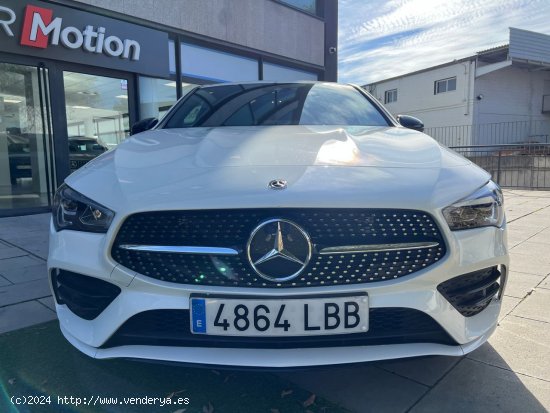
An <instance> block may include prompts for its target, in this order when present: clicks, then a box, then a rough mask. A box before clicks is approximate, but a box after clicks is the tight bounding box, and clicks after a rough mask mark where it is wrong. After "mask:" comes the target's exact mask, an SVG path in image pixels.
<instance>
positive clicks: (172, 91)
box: [139, 76, 177, 119]
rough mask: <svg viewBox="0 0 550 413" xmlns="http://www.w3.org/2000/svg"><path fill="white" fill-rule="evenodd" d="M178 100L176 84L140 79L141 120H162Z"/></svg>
mask: <svg viewBox="0 0 550 413" xmlns="http://www.w3.org/2000/svg"><path fill="white" fill-rule="evenodd" d="M176 100H177V96H176V82H174V81H172V80H167V79H154V78H151V77H144V76H141V77H140V78H139V114H140V118H141V119H145V118H157V119H160V118H162V117H163V116H164V114H165V113H166V112H167V111H168V109H170V108H171V107H172V105H173V104H174V103H175V102H176Z"/></svg>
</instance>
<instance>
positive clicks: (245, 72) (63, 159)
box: [0, 0, 338, 216]
mask: <svg viewBox="0 0 550 413" xmlns="http://www.w3.org/2000/svg"><path fill="white" fill-rule="evenodd" d="M337 21H338V11H337V0H186V1H180V0H163V1H155V0H114V1H113V0H55V1H54V0H52V1H38V0H35V1H27V0H0V216H8V215H21V214H28V213H35V212H44V211H47V210H48V209H49V208H50V206H51V203H52V197H53V193H54V192H55V188H57V186H58V185H59V184H60V183H62V182H63V180H64V179H65V177H66V176H68V175H69V174H70V173H71V172H72V171H74V170H76V169H78V168H79V167H81V166H82V165H84V164H85V163H86V162H88V161H89V160H90V159H93V157H95V156H97V155H99V154H101V153H103V152H105V151H108V150H110V149H112V148H114V147H116V145H118V144H119V143H120V142H122V141H123V140H124V139H125V138H127V137H128V136H129V133H130V127H131V125H132V124H134V123H135V122H136V121H138V120H140V119H144V118H149V117H157V118H158V117H160V116H162V115H163V114H164V113H165V112H166V111H167V110H168V109H169V108H170V106H171V105H172V104H174V102H175V101H176V100H177V99H178V98H179V97H181V96H182V95H184V94H185V93H186V91H188V90H189V89H190V88H192V87H194V85H197V84H208V83H219V82H235V81H255V80H268V81H283V82H284V81H293V80H326V81H336V77H337V72H336V70H337V50H336V46H337ZM106 190H108V188H106Z"/></svg>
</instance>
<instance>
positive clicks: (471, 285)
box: [437, 267, 502, 317]
mask: <svg viewBox="0 0 550 413" xmlns="http://www.w3.org/2000/svg"><path fill="white" fill-rule="evenodd" d="M501 275H502V274H501V273H500V271H499V270H498V268H497V267H491V268H486V269H483V270H479V271H475V272H471V273H468V274H464V275H460V276H458V277H454V278H451V279H450V280H448V281H445V282H444V283H441V284H439V285H438V287H437V289H438V291H439V292H440V293H441V294H442V295H443V296H444V297H445V298H446V299H447V301H449V302H450V303H451V304H452V305H453V307H454V308H456V309H457V310H458V311H459V312H460V314H462V315H463V316H464V317H471V316H474V315H476V314H478V313H480V312H481V311H483V310H484V309H485V308H486V307H487V306H488V305H489V303H490V302H491V300H492V299H493V298H494V297H495V296H496V295H497V294H498V292H499V291H500V284H499V282H498V281H499V278H500V277H501ZM500 281H501V280H500ZM501 282H502V281H501Z"/></svg>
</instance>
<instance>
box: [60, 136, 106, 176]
mask: <svg viewBox="0 0 550 413" xmlns="http://www.w3.org/2000/svg"><path fill="white" fill-rule="evenodd" d="M108 150H109V148H107V145H105V144H104V143H103V142H102V141H101V140H100V139H97V138H88V137H85V136H72V137H69V166H70V168H71V172H74V171H76V170H77V169H78V168H81V167H82V166H84V165H86V164H87V163H88V162H89V161H91V160H92V159H94V158H95V157H97V156H99V155H101V154H102V153H103V152H107V151H108Z"/></svg>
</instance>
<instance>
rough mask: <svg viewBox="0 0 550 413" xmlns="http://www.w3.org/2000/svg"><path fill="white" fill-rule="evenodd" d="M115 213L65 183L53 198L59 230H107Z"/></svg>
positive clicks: (54, 216)
mask: <svg viewBox="0 0 550 413" xmlns="http://www.w3.org/2000/svg"><path fill="white" fill-rule="evenodd" d="M114 216H115V213H114V212H113V211H111V210H110V209H109V208H106V207H104V206H103V205H100V204H98V203H96V202H94V201H92V200H91V199H88V198H86V197H85V196H84V195H81V194H79V193H78V192H76V191H75V190H74V189H71V188H69V187H68V186H67V185H65V184H63V185H61V186H60V187H59V189H58V190H57V192H56V193H55V197H54V200H53V223H54V226H55V229H56V230H57V231H61V230H63V229H72V230H74V231H87V232H107V230H108V229H109V225H111V221H112V220H113V217H114Z"/></svg>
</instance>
